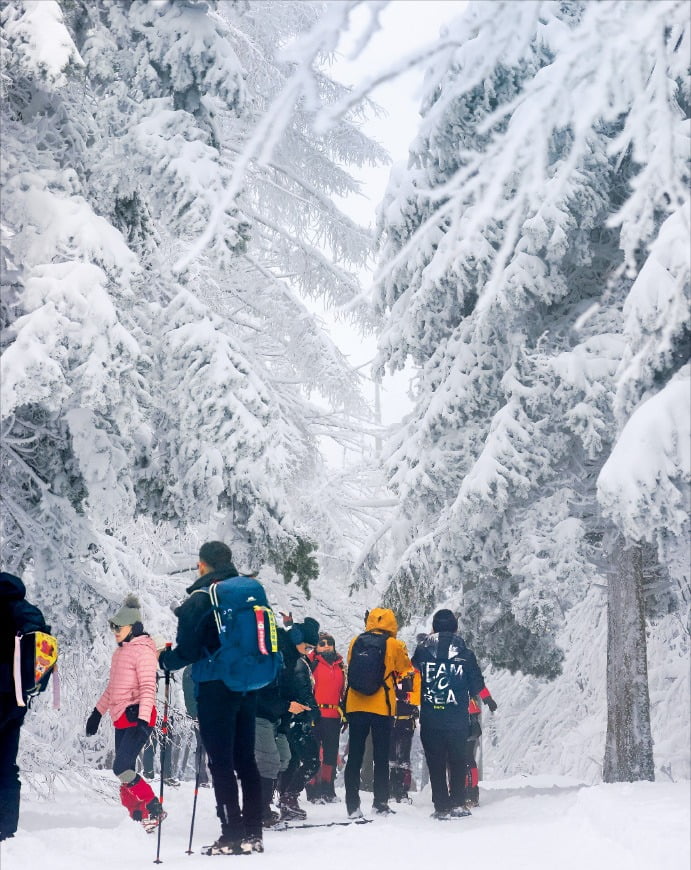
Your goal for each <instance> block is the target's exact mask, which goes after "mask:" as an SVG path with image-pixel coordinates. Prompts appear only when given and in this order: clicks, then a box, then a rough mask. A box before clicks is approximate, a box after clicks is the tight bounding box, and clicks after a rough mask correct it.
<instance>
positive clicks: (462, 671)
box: [413, 609, 497, 820]
mask: <svg viewBox="0 0 691 870" xmlns="http://www.w3.org/2000/svg"><path fill="white" fill-rule="evenodd" d="M413 664H414V665H415V667H416V668H417V669H418V670H419V671H420V677H421V681H422V706H421V708H420V740H421V741H422V748H423V750H424V752H425V759H426V761H427V767H428V769H429V778H430V784H431V786H432V803H433V804H434V812H433V813H432V816H433V817H434V818H435V819H440V820H446V819H460V818H463V817H465V816H469V815H470V810H468V809H467V808H466V807H465V805H464V804H465V797H466V792H465V784H466V742H467V738H468V733H469V721H468V704H469V700H470V697H471V696H473V695H478V696H479V697H480V698H481V699H482V701H483V703H485V704H486V705H487V706H488V707H489V709H490V711H491V712H492V713H494V711H495V710H496V709H497V703H496V701H495V700H494V699H493V698H492V696H491V695H490V693H489V690H488V689H487V688H486V686H485V680H484V678H483V676H482V672H481V671H480V667H479V665H478V663H477V659H476V658H475V653H473V652H472V650H469V649H468V647H467V646H466V644H465V641H464V640H463V638H462V637H461V636H460V635H459V634H458V619H457V618H456V616H455V614H454V613H453V611H451V610H446V609H444V610H438V611H437V612H436V613H435V614H434V616H433V617H432V634H430V635H428V636H427V637H425V638H423V640H422V641H420V643H418V645H417V647H416V649H415V652H414V653H413Z"/></svg>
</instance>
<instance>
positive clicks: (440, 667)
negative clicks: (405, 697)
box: [412, 631, 489, 733]
mask: <svg viewBox="0 0 691 870" xmlns="http://www.w3.org/2000/svg"><path fill="white" fill-rule="evenodd" d="M412 662H413V664H414V665H415V667H416V668H417V669H418V670H419V671H420V676H421V679H422V706H421V708H420V726H421V727H422V728H425V727H427V728H430V729H439V730H443V731H462V732H464V733H465V732H467V731H468V701H469V698H470V696H471V695H480V696H481V697H482V695H483V693H484V694H486V695H489V692H488V691H487V689H486V688H485V680H484V678H483V676H482V672H481V671H480V667H479V665H478V663H477V659H476V658H475V653H474V652H472V650H469V649H468V647H467V646H466V645H465V641H464V640H463V638H462V637H461V636H460V635H458V634H453V633H452V632H450V631H440V632H437V633H435V634H430V635H428V636H427V637H426V638H425V639H424V640H423V641H422V642H421V643H419V644H418V646H417V648H416V650H415V653H414V654H413V658H412Z"/></svg>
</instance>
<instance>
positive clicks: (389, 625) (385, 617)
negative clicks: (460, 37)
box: [365, 607, 398, 637]
mask: <svg viewBox="0 0 691 870" xmlns="http://www.w3.org/2000/svg"><path fill="white" fill-rule="evenodd" d="M365 628H366V630H367V631H372V630H374V629H379V630H380V631H388V632H389V633H390V634H391V635H392V636H393V637H396V634H397V632H398V623H397V622H396V617H395V616H394V614H393V610H387V609H386V608H385V607H375V608H374V610H370V612H369V616H368V617H367V623H366V624H365Z"/></svg>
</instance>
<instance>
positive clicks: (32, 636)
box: [13, 631, 60, 707]
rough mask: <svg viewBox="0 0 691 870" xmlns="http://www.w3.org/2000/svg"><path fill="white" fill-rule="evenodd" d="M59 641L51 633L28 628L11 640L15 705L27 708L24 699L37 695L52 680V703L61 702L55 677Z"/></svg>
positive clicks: (57, 680) (56, 674) (56, 673)
mask: <svg viewBox="0 0 691 870" xmlns="http://www.w3.org/2000/svg"><path fill="white" fill-rule="evenodd" d="M57 662H58V642H57V639H56V638H54V637H53V635H52V634H47V633H46V632H44V631H30V632H27V633H26V634H18V635H16V637H15V639H14V667H13V675H14V693H15V698H16V699H17V704H18V705H19V706H20V707H26V705H27V703H26V702H27V701H29V703H30V702H31V699H32V698H35V697H36V695H40V694H41V692H43V691H45V690H46V689H47V688H48V682H49V681H50V677H51V675H52V674H54V675H55V676H54V679H53V705H54V706H55V707H58V706H59V704H60V688H59V685H60V684H59V679H58V670H57Z"/></svg>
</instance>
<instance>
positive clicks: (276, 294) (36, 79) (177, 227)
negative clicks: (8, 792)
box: [0, 0, 384, 768]
mask: <svg viewBox="0 0 691 870" xmlns="http://www.w3.org/2000/svg"><path fill="white" fill-rule="evenodd" d="M322 12H323V7H322V6H321V5H320V4H312V3H302V2H298V3H294V2H285V3H272V4H265V3H253V2H250V3H242V4H228V3H217V2H194V0H189V2H184V3H178V2H157V3H148V2H137V0H135V2H129V0H127V2H124V0H123V2H119V0H114V2H108V3H106V2H103V3H101V2H99V3H90V2H81V0H76V2H71V0H70V2H67V0H65V2H52V0H47V2H42V3H28V2H26V3H25V2H22V0H16V2H10V3H6V4H3V6H2V9H1V10H0V15H1V19H0V21H1V24H2V30H1V34H0V38H1V39H2V48H3V50H2V60H3V69H2V86H3V101H2V128H3V137H2V151H3V167H2V168H3V178H2V183H3V251H2V254H3V275H2V283H3V298H2V336H1V341H2V351H3V355H2V372H3V379H2V388H3V396H2V403H1V407H0V410H1V412H2V425H3V432H2V435H3V437H2V445H1V446H2V468H3V482H4V486H3V492H2V523H3V567H5V568H6V569H8V570H10V571H15V572H18V573H24V572H26V574H27V575H28V578H29V585H30V587H31V591H32V594H33V597H34V598H35V599H36V600H37V603H39V604H40V605H41V606H42V608H43V609H44V611H45V612H46V617H47V618H48V619H49V621H50V622H51V623H52V624H53V626H54V628H55V629H56V631H57V632H58V634H59V635H60V636H61V639H62V640H63V659H64V662H65V667H64V668H63V672H64V675H65V679H64V683H65V690H66V691H65V695H66V697H67V698H71V701H69V702H67V703H68V707H69V709H68V715H66V716H63V717H62V719H61V722H60V724H59V725H57V726H56V727H59V728H61V729H62V731H63V732H64V733H62V734H61V735H59V736H55V735H54V736H53V738H52V739H51V740H47V741H45V746H46V747H48V746H50V745H55V743H56V742H58V743H60V744H61V745H64V746H65V747H69V746H70V740H71V739H72V738H73V737H74V735H76V734H78V733H81V730H82V728H81V720H82V715H83V713H84V712H85V711H86V710H87V709H88V704H89V703H90V702H91V701H92V700H93V699H92V695H94V694H95V692H96V688H95V687H96V684H97V682H98V680H99V676H100V675H102V671H103V668H104V666H105V662H106V661H107V657H108V655H109V653H110V649H109V648H108V642H109V640H110V638H108V637H104V634H103V627H104V626H105V625H106V622H107V614H108V613H109V612H111V611H112V609H113V607H114V606H118V605H119V603H120V601H121V600H122V597H123V595H124V593H125V592H126V591H128V590H130V589H132V588H135V589H137V590H138V591H139V593H140V597H141V598H142V601H143V604H144V609H145V612H146V613H147V617H148V619H147V627H148V628H150V629H151V630H155V629H156V628H157V627H159V628H161V629H162V628H165V629H166V630H168V629H169V628H170V627H171V617H170V614H169V613H168V610H167V607H166V608H165V609H164V610H162V609H161V607H160V602H167V600H168V599H169V597H170V588H169V586H168V585H167V582H166V579H165V575H164V572H165V571H166V570H170V569H171V568H173V567H178V565H179V562H178V564H175V561H174V559H173V558H171V552H170V550H171V548H172V549H174V550H175V551H178V548H179V552H180V553H186V554H189V550H190V549H192V551H193V550H194V543H195V536H194V530H195V529H197V530H199V533H200V534H207V533H208V532H209V530H210V531H211V533H212V534H221V533H222V534H223V536H224V537H225V538H226V539H227V540H228V541H229V542H230V543H231V545H232V546H233V549H234V550H235V551H236V554H237V558H238V563H239V565H240V566H241V567H258V566H259V565H260V564H261V563H262V562H267V561H268V562H270V563H272V564H273V565H275V567H276V568H277V570H278V571H279V572H282V573H284V574H285V576H286V578H288V579H290V578H293V579H296V581H297V582H298V583H299V584H300V585H302V586H303V587H304V588H305V589H307V585H308V582H309V579H310V577H313V576H314V573H315V570H316V562H315V559H314V557H313V553H314V549H315V546H321V541H322V540H324V541H326V542H327V543H328V542H332V541H334V540H336V539H337V529H338V524H339V523H340V524H341V525H342V527H344V528H349V529H351V530H353V532H355V530H356V529H357V528H358V527H359V524H361V522H362V515H361V513H358V515H357V516H353V515H352V514H351V515H348V511H349V507H348V505H347V504H345V503H344V501H343V500H336V499H334V500H333V502H332V503H331V504H330V506H329V510H328V511H326V510H325V511H321V512H319V511H314V510H313V509H312V500H313V498H316V497H324V486H325V479H326V475H325V474H324V472H323V468H324V466H323V461H322V459H321V457H320V454H319V449H318V439H319V437H321V436H322V435H324V434H325V433H326V434H329V435H330V436H331V437H335V438H340V437H344V438H346V439H349V438H350V437H351V431H350V430H351V429H352V421H351V420H350V419H349V415H359V416H364V415H365V414H366V410H365V408H364V402H363V400H362V398H361V395H360V392H359V388H358V382H357V376H356V375H355V374H354V373H353V372H352V371H351V369H350V367H349V365H348V364H347V362H346V360H345V359H344V357H343V355H342V354H340V353H339V352H338V351H337V349H336V348H335V347H334V345H333V344H332V343H331V341H330V340H329V339H328V337H326V335H325V333H324V332H323V331H322V329H321V327H320V323H319V320H318V319H317V318H316V317H314V316H313V315H311V314H310V313H309V311H308V310H307V308H306V307H305V305H304V303H303V302H302V301H301V298H300V295H301V294H311V295H313V296H314V297H315V298H321V299H323V300H325V302H326V303H327V304H329V303H331V304H333V302H334V301H338V302H341V303H343V302H347V301H348V300H350V299H351V298H352V297H353V296H354V295H355V294H356V293H357V291H358V282H357V278H356V277H355V274H356V270H357V269H358V268H359V267H360V266H361V265H362V263H363V262H364V260H365V258H366V257H367V254H368V247H369V242H368V236H367V233H366V232H364V231H363V230H361V229H360V228H358V227H357V226H355V225H354V224H353V223H352V222H351V221H349V220H348V219H347V218H346V217H345V216H344V215H342V214H341V213H340V212H339V211H338V209H336V208H335V207H334V206H333V205H332V204H331V203H330V196H331V194H332V193H338V194H343V193H344V192H347V191H348V190H352V189H355V188H356V186H357V185H356V182H355V181H354V180H353V179H352V177H351V176H350V175H349V172H348V168H347V167H348V166H349V165H357V164H362V163H365V162H372V161H375V162H376V161H379V160H381V159H383V158H384V153H383V151H382V150H381V149H380V148H379V147H378V146H377V145H376V144H375V143H372V142H369V141H368V140H367V139H366V138H365V137H364V136H362V134H361V133H360V132H359V130H358V116H357V113H354V114H353V115H352V116H351V117H350V118H348V119H346V120H345V121H344V122H343V124H342V125H340V126H339V127H338V128H336V129H334V130H333V131H332V132H331V133H330V134H329V135H325V136H322V137H317V136H316V135H315V134H314V133H313V132H312V131H311V129H310V126H309V117H310V110H309V109H308V108H307V107H306V106H302V107H300V109H299V111H295V112H293V111H291V113H290V115H289V117H287V118H286V119H285V120H286V130H287V133H286V136H285V137H284V138H283V139H282V140H281V143H280V148H278V147H277V149H276V150H275V153H274V154H273V155H270V156H271V157H272V160H273V162H272V161H271V160H269V161H268V162H265V163H264V164H263V165H261V166H259V165H257V166H254V167H253V168H252V171H251V172H249V173H247V174H246V175H245V180H244V186H243V188H242V190H241V191H240V193H239V195H238V197H237V200H236V201H235V202H234V203H232V204H231V205H230V206H229V207H228V208H227V209H225V210H224V213H223V215H222V216H221V218H220V220H219V219H218V217H216V222H215V231H214V235H213V238H212V239H211V240H210V242H209V244H208V245H207V246H206V247H205V248H204V249H203V250H202V251H200V252H197V254H196V255H195V256H194V257H188V264H187V267H186V268H185V269H184V270H183V271H180V270H174V269H173V264H174V263H175V262H176V261H178V260H179V259H180V258H181V256H184V255H187V254H189V253H190V252H191V251H192V250H193V249H194V246H195V244H196V241H197V239H198V237H199V235H200V233H202V232H203V231H204V229H205V227H206V226H208V225H209V222H210V221H211V219H212V215H213V213H214V209H215V207H216V205H217V203H218V202H219V201H220V199H221V196H222V192H223V191H224V189H225V188H226V186H227V185H228V184H229V183H230V180H231V178H232V175H233V168H234V164H235V162H236V160H238V159H239V157H240V156H241V155H242V152H243V149H244V147H245V144H246V142H247V141H248V139H250V138H251V135H252V131H253V129H254V126H255V125H256V124H257V123H258V120H259V119H260V118H261V116H262V112H263V111H264V110H265V107H266V105H267V103H268V102H269V101H270V99H271V98H272V96H273V95H274V93H275V92H277V91H279V90H280V86H281V83H282V82H283V81H284V80H286V79H288V78H289V77H290V74H291V72H292V70H293V68H294V66H293V64H292V63H290V62H287V61H286V62H281V61H279V60H277V59H276V57H277V50H278V49H279V47H282V46H283V45H284V44H285V43H286V42H288V41H290V39H291V38H293V37H294V36H295V35H296V34H298V33H301V32H303V31H308V30H309V29H310V28H311V27H313V26H315V25H316V23H317V22H318V20H319V16H320V15H321V14H322ZM320 83H321V95H322V97H323V99H324V100H326V101H328V100H329V99H332V98H335V97H336V96H337V95H338V94H339V93H340V92H341V91H342V89H341V88H339V86H337V85H336V84H334V83H332V82H330V81H329V80H328V78H326V77H325V76H321V78H320ZM358 111H359V110H358ZM311 396H314V397H315V398H314V399H312V398H311ZM316 399H318V401H316ZM341 508H342V509H341ZM317 521H324V522H326V523H328V524H331V525H329V526H328V527H327V528H319V527H318V526H317V525H315V523H316V522H317ZM220 530H222V531H220ZM355 537H357V535H355V534H353V538H355ZM359 553H360V544H359V543H358V542H356V541H354V540H351V541H350V542H349V543H348V545H347V546H340V548H339V551H338V558H339V560H340V562H339V564H341V565H343V566H344V570H348V567H350V566H353V565H354V564H355V563H356V562H357V564H358V566H360V567H361V562H358V559H359ZM188 557H189V555H185V556H184V558H188ZM181 558H182V557H181ZM32 578H33V581H34V582H33V584H32V582H31V580H32ZM91 649H93V655H92V654H91ZM70 681H72V683H71V684H70ZM69 705H71V706H69ZM68 735H69V736H68ZM51 763H52V762H51V761H50V760H48V759H46V768H50V766H51Z"/></svg>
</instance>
